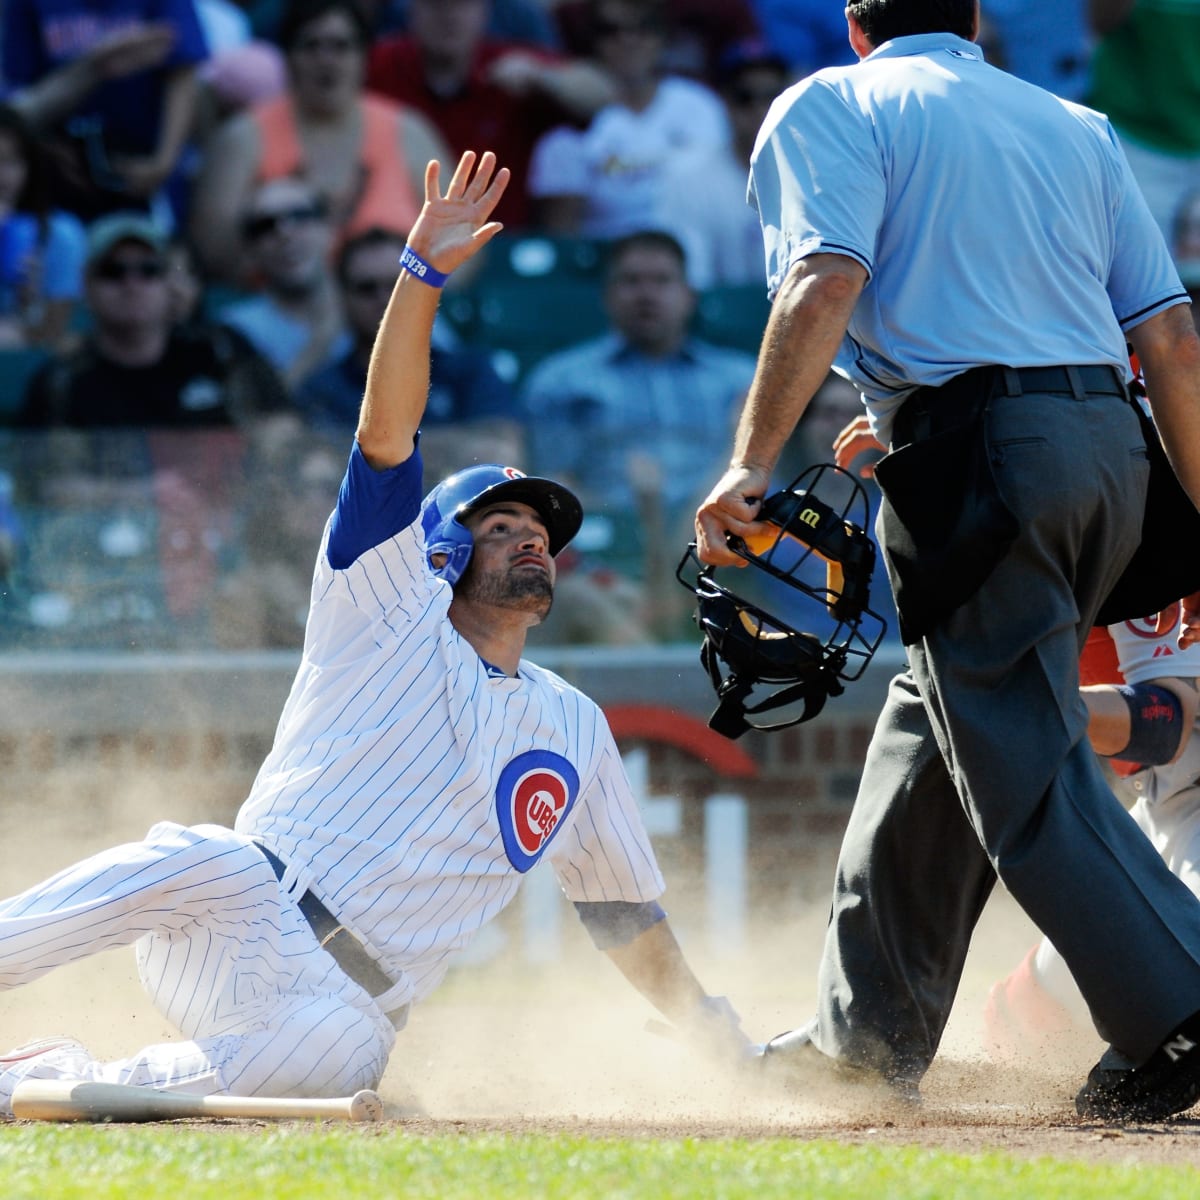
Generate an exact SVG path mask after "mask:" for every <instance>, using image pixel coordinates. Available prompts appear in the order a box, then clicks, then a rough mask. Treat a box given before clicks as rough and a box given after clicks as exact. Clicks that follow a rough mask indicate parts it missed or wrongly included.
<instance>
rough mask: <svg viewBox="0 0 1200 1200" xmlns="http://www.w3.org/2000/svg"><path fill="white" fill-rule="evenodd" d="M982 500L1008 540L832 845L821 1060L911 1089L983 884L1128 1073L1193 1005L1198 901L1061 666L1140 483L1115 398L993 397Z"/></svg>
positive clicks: (902, 697) (924, 665)
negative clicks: (998, 515)
mask: <svg viewBox="0 0 1200 1200" xmlns="http://www.w3.org/2000/svg"><path fill="white" fill-rule="evenodd" d="M987 419H988V423H989V425H988V427H989V435H990V443H991V448H992V461H993V464H994V468H995V471H996V478H997V482H998V484H999V486H1000V489H1001V492H1002V494H1003V495H1004V498H1005V500H1006V501H1007V502H1008V504H1009V507H1010V508H1011V509H1012V510H1013V512H1014V513H1015V515H1016V516H1017V518H1018V520H1019V521H1020V524H1021V532H1020V534H1019V536H1018V539H1017V541H1016V543H1015V544H1014V545H1013V547H1012V549H1011V551H1010V552H1009V553H1008V555H1007V556H1006V557H1005V559H1004V560H1003V561H1002V562H1001V563H1000V565H999V566H998V567H997V568H996V570H995V573H994V574H993V575H992V576H991V578H990V579H989V580H988V582H987V583H986V584H985V585H984V587H983V588H982V589H981V590H980V591H979V592H978V593H977V594H976V595H975V596H974V597H973V598H972V599H971V600H969V601H968V602H967V603H966V604H964V605H963V606H962V607H961V608H960V609H958V610H957V611H956V612H955V613H954V614H953V616H952V617H951V618H950V619H949V620H948V621H947V622H946V623H945V624H944V625H942V626H941V627H940V628H939V629H937V630H936V631H935V632H934V633H932V634H931V635H930V636H929V637H927V638H926V639H925V640H924V641H922V642H920V643H918V644H916V645H914V646H912V647H910V655H909V662H910V670H909V672H907V673H905V674H902V675H900V676H898V677H897V678H896V679H895V680H893V682H892V685H891V688H890V690H889V693H888V699H887V702H886V704H885V707H884V710H883V712H882V714H881V715H880V718H879V722H878V724H877V726H876V728H875V733H874V736H873V738H872V741H871V745H870V748H869V750H868V753H867V760H866V765H865V769H864V773H863V777H862V782H861V784H860V787H859V792H858V797H857V799H856V801H855V804H854V809H853V811H852V813H851V816H850V821H849V824H848V826H847V830H846V834H845V839H844V841H843V844H842V850H841V855H840V858H839V862H838V868H837V878H836V882H835V889H834V897H833V906H832V912H831V916H830V924H829V928H828V932H827V936H826V941H825V950H824V955H823V959H822V962H821V967H820V974H819V979H818V1014H817V1020H816V1023H815V1025H814V1027H813V1031H812V1032H813V1037H814V1041H815V1042H816V1044H817V1046H818V1047H819V1048H820V1049H821V1050H823V1051H824V1052H825V1053H827V1054H831V1055H834V1056H835V1057H839V1058H842V1059H845V1060H847V1061H849V1062H852V1063H856V1064H859V1065H863V1066H870V1067H873V1068H875V1069H877V1070H881V1071H883V1072H884V1073H885V1074H888V1075H890V1076H893V1077H898V1078H906V1079H913V1080H916V1079H920V1077H921V1076H922V1075H923V1074H924V1072H925V1070H926V1068H927V1067H928V1066H929V1063H930V1061H931V1060H932V1058H933V1056H934V1054H935V1053H936V1051H937V1047H938V1043H939V1041H940V1040H941V1036H942V1032H943V1030H944V1029H945V1025H946V1021H947V1019H948V1017H949V1015H950V1008H951V1005H952V1004H953V1001H954V995H955V991H956V989H957V987H958V983H959V979H960V977H961V974H962V969H963V964H964V960H965V958H966V954H967V947H968V943H969V940H970V937H971V933H972V930H973V929H974V926H975V924H976V921H977V920H978V918H979V915H980V913H981V911H982V909H983V906H984V903H985V901H986V900H987V898H988V895H989V894H990V892H991V890H992V886H993V884H994V882H995V879H996V877H997V876H999V878H1000V879H1001V880H1002V881H1003V883H1004V885H1005V886H1006V887H1007V889H1008V890H1009V892H1010V893H1011V894H1012V896H1013V897H1014V898H1015V899H1016V900H1017V902H1018V903H1019V904H1020V905H1021V907H1022V908H1023V909H1024V910H1025V912H1026V913H1028V914H1029V916H1030V918H1031V919H1032V920H1033V921H1034V923H1035V924H1036V925H1037V926H1038V927H1039V928H1040V929H1041V930H1042V931H1043V932H1044V933H1046V934H1047V935H1048V936H1049V938H1050V940H1051V941H1052V942H1053V943H1054V945H1055V946H1056V947H1057V948H1058V950H1059V951H1060V952H1061V953H1062V955H1063V957H1064V958H1065V960H1066V962H1067V965H1068V966H1069V967H1070V969H1071V973H1072V974H1073V975H1074V977H1075V979H1076V982H1077V983H1078V984H1079V987H1080V990H1081V991H1082V992H1083V995H1084V998H1085V999H1086V1000H1087V1002H1088V1005H1089V1007H1090V1009H1091V1011H1092V1015H1093V1017H1094V1019H1095V1021H1096V1025H1097V1028H1098V1029H1099V1030H1100V1032H1101V1034H1102V1036H1104V1037H1105V1038H1106V1039H1107V1040H1108V1041H1110V1042H1111V1043H1112V1045H1113V1047H1114V1049H1115V1050H1116V1051H1117V1052H1118V1053H1119V1054H1121V1055H1123V1056H1125V1057H1126V1058H1128V1059H1129V1060H1131V1061H1133V1062H1141V1061H1142V1060H1143V1059H1145V1058H1146V1057H1147V1055H1148V1054H1149V1053H1150V1052H1151V1051H1152V1050H1153V1049H1154V1048H1155V1046H1156V1045H1157V1044H1158V1043H1159V1042H1160V1041H1161V1040H1162V1039H1163V1038H1164V1037H1165V1036H1166V1035H1167V1034H1168V1033H1169V1032H1170V1031H1171V1030H1172V1029H1174V1027H1175V1026H1176V1025H1178V1024H1179V1023H1180V1022H1181V1021H1182V1020H1183V1019H1184V1018H1186V1017H1188V1016H1190V1015H1191V1014H1192V1013H1194V1012H1196V1011H1197V1010H1198V1009H1200V901H1197V899H1196V898H1195V897H1194V896H1193V895H1192V894H1191V893H1190V892H1189V891H1188V889H1187V888H1186V887H1184V885H1183V884H1182V883H1180V882H1179V880H1178V879H1176V878H1175V877H1174V876H1173V875H1172V874H1171V873H1170V871H1169V870H1168V869H1167V867H1166V866H1165V865H1164V863H1163V862H1162V860H1161V859H1160V858H1159V856H1158V855H1157V854H1156V853H1155V851H1154V849H1153V847H1152V846H1151V844H1150V842H1149V840H1148V839H1147V838H1146V837H1145V836H1144V835H1143V834H1142V833H1141V831H1140V830H1139V829H1138V828H1137V826H1136V825H1135V824H1134V823H1133V820H1132V818H1130V817H1129V815H1128V814H1127V813H1126V812H1125V810H1124V809H1123V808H1122V807H1121V805H1120V804H1119V803H1118V802H1117V800H1116V799H1115V798H1114V796H1113V795H1112V793H1111V792H1110V791H1109V789H1108V786H1107V784H1106V783H1105V781H1104V777H1103V774H1102V773H1101V771H1100V768H1099V766H1098V764H1097V762H1096V759H1095V756H1094V755H1093V753H1092V750H1091V748H1090V746H1089V744H1088V742H1087V738H1086V736H1085V731H1086V726H1087V716H1086V712H1085V709H1084V707H1083V704H1082V702H1081V700H1080V697H1079V692H1078V686H1079V653H1080V650H1081V648H1082V644H1083V641H1084V639H1085V637H1086V635H1087V632H1088V630H1089V628H1090V627H1091V625H1092V624H1093V621H1094V618H1095V615H1096V612H1097V610H1098V606H1099V605H1100V603H1101V601H1102V600H1103V599H1104V598H1105V596H1106V595H1107V594H1108V592H1109V590H1110V589H1111V587H1112V585H1113V583H1114V582H1115V580H1116V579H1117V577H1118V575H1119V574H1120V572H1121V569H1122V567H1123V566H1124V564H1125V563H1126V562H1127V561H1128V559H1129V557H1130V555H1131V554H1132V552H1133V549H1134V547H1135V546H1136V544H1137V542H1138V539H1139V535H1140V527H1141V511H1142V503H1141V502H1142V497H1143V496H1144V493H1145V488H1146V480H1147V474H1148V467H1147V462H1146V457H1145V446H1144V443H1143V441H1142V437H1141V434H1140V432H1139V429H1138V425H1137V421H1136V418H1135V416H1134V414H1133V412H1132V410H1131V409H1130V408H1129V406H1128V405H1127V404H1126V403H1125V402H1124V401H1122V400H1120V399H1119V398H1117V397H1114V396H1089V397H1087V398H1086V399H1083V400H1075V399H1073V398H1071V397H1070V396H1057V395H1054V396H1052V395H1025V396H1016V397H1000V398H998V399H996V400H995V401H993V404H992V408H991V411H990V412H989V414H988V417H987Z"/></svg>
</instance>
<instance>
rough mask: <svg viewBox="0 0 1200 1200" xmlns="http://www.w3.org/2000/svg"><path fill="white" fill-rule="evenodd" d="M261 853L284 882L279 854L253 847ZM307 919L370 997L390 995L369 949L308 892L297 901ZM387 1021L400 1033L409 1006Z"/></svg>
mask: <svg viewBox="0 0 1200 1200" xmlns="http://www.w3.org/2000/svg"><path fill="white" fill-rule="evenodd" d="M254 844H255V845H256V846H257V847H258V848H259V850H261V851H262V855H263V857H264V858H265V859H266V860H267V862H269V863H270V864H271V870H272V871H274V872H275V878H276V879H282V878H283V874H284V872H285V871H286V870H287V863H285V862H284V861H283V860H282V859H281V858H280V857H279V856H278V855H277V854H273V853H272V852H271V851H270V850H268V849H267V848H266V846H264V845H263V844H262V843H261V842H255V843H254ZM296 904H297V906H298V907H299V909H300V912H301V913H302V914H303V916H304V919H305V920H306V921H307V922H308V924H309V928H310V929H311V930H312V931H313V935H314V936H315V937H316V939H317V941H318V942H319V943H320V944H321V949H322V950H327V951H328V952H329V953H330V954H331V955H332V956H333V961H334V962H336V963H337V965H338V966H339V967H341V968H342V972H343V973H344V974H345V975H348V976H349V977H350V978H351V979H353V980H354V982H355V983H357V984H358V986H359V987H361V988H362V989H363V990H364V991H365V992H367V993H368V994H369V995H370V996H371V997H373V998H374V997H378V996H382V995H383V994H384V992H390V991H391V990H392V988H393V987H395V986H396V985H395V983H394V982H393V981H392V980H391V979H389V978H388V977H387V975H385V974H384V972H383V969H382V968H381V967H380V966H379V964H378V963H377V962H376V961H375V960H374V959H373V958H372V957H371V956H370V955H369V954H368V953H367V949H366V947H365V946H364V945H363V944H362V942H360V941H359V940H358V938H356V937H355V936H354V934H352V933H351V932H350V930H349V929H347V928H346V927H345V925H343V924H342V923H341V922H340V921H339V920H338V919H337V917H335V916H334V915H333V913H331V912H330V911H329V909H327V908H326V907H325V905H324V904H322V903H321V901H320V900H318V899H317V897H316V896H314V895H313V893H312V892H305V893H304V895H303V896H301V897H300V899H299V900H297V901H296ZM386 1015H387V1017H388V1019H389V1020H390V1021H391V1022H392V1024H393V1025H395V1026H396V1028H397V1029H401V1028H403V1026H404V1018H406V1017H407V1015H408V1005H407V1004H406V1005H404V1006H403V1008H400V1009H396V1010H394V1011H392V1012H389V1013H387V1014H386Z"/></svg>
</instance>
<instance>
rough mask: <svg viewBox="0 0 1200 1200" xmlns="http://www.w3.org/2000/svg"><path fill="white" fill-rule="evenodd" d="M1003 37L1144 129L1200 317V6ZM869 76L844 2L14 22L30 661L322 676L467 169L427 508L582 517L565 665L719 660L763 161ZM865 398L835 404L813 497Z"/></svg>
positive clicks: (1007, 26)
mask: <svg viewBox="0 0 1200 1200" xmlns="http://www.w3.org/2000/svg"><path fill="white" fill-rule="evenodd" d="M982 10H983V19H984V23H983V29H982V32H981V41H982V42H983V44H984V47H985V51H986V54H987V56H988V58H989V60H990V61H992V62H993V63H996V64H997V65H1000V66H1002V67H1004V68H1005V69H1007V70H1010V71H1012V72H1013V73H1015V74H1018V75H1020V76H1022V77H1023V78H1026V79H1029V80H1030V81H1031V82H1034V83H1037V84H1039V85H1041V86H1044V87H1048V88H1050V89H1051V90H1052V91H1056V92H1058V93H1059V94H1060V95H1062V96H1064V97H1066V98H1068V99H1072V100H1078V101H1082V102H1084V103H1088V104H1091V105H1093V106H1094V107H1097V108H1099V109H1102V110H1103V111H1105V112H1108V113H1110V114H1111V116H1112V118H1113V121H1114V124H1115V126H1116V128H1117V130H1118V132H1119V133H1120V136H1121V138H1122V141H1123V143H1124V145H1125V148H1126V152H1127V154H1128V156H1129V158H1130V161H1131V164H1132V167H1133V169H1134V172H1135V174H1136V176H1137V178H1138V180H1139V183H1140V184H1141V185H1142V188H1143V191H1144V192H1145V194H1146V197H1147V200H1148V201H1149V203H1150V206H1151V209H1152V211H1153V212H1154V214H1155V216H1156V218H1157V219H1158V220H1159V222H1160V224H1161V226H1162V228H1163V230H1164V233H1165V234H1166V235H1167V236H1168V238H1169V240H1170V241H1171V244H1172V246H1173V249H1174V251H1175V253H1176V256H1177V260H1178V262H1179V265H1180V270H1181V274H1182V275H1183V277H1184V279H1185V282H1187V283H1188V285H1189V286H1195V287H1197V288H1198V289H1200V6H1198V5H1195V4H1180V3H1177V2H1175V0H1062V2H1061V3H1057V4H1054V5H1047V4H1045V3H1042V2H1040V0H984V2H983V4H982ZM852 61H853V54H852V52H851V51H850V48H849V45H848V42H847V39H846V31H845V19H844V16H843V13H842V5H841V4H840V3H827V2H826V0H4V3H3V5H2V6H0V85H2V91H0V615H2V618H3V619H2V621H0V628H2V629H3V631H4V632H3V634H2V635H0V636H2V637H3V641H4V644H5V645H7V646H30V647H42V646H57V645H62V646H75V645H82V646H111V647H121V646H126V647H127V646H144V647H158V646H187V647H194V646H218V647H227V648H238V649H249V648H273V647H274V648H294V647H296V646H298V645H299V642H300V639H301V636H302V626H301V620H302V615H303V612H304V610H305V607H306V603H307V587H308V578H309V575H310V572H311V564H312V559H313V557H314V554H315V551H316V548H317V545H318V542H319V538H320V535H321V528H322V526H323V524H324V521H325V518H326V517H327V515H328V512H329V511H330V508H331V506H332V503H333V500H334V497H335V495H336V490H337V485H338V481H339V479H340V476H341V471H342V469H343V466H344V461H345V456H346V454H347V453H348V449H349V442H350V439H351V437H352V436H353V431H354V427H355V424H356V420H357V411H358V404H359V400H360V397H361V394H362V389H363V384H364V381H365V376H366V369H367V361H368V355H369V352H370V346H371V343H372V340H373V337H374V334H375V330H376V329H377V327H378V323H379V321H380V319H381V316H382V313H383V310H384V308H385V306H386V304H387V300H388V297H389V295H390V291H391V288H392V286H393V284H394V281H395V278H396V272H397V269H398V258H399V252H400V250H401V249H402V247H403V244H404V240H405V237H406V233H407V230H408V228H409V226H410V224H411V222H412V220H413V219H414V217H415V214H416V213H417V211H418V209H419V206H420V198H421V194H422V187H423V183H422V179H423V173H424V167H425V164H426V162H427V161H429V160H430V159H437V160H439V161H440V162H441V163H443V164H444V165H450V164H452V163H453V162H454V161H456V159H457V157H458V155H459V153H460V152H461V151H462V150H464V149H478V150H483V149H492V150H494V151H495V152H496V153H497V155H498V158H499V160H500V162H501V163H502V164H504V165H506V166H507V167H509V168H510V170H511V171H512V173H513V182H512V184H510V186H509V188H508V191H507V193H506V195H505V197H504V201H503V207H502V211H500V212H499V213H498V214H497V215H498V217H499V218H500V219H501V220H502V221H503V222H504V224H505V233H504V234H503V235H502V236H501V237H500V238H499V239H497V240H496V242H495V243H493V245H492V246H491V247H489V249H488V251H487V252H485V254H483V255H481V256H479V258H478V259H477V260H475V262H473V263H472V266H471V269H470V270H468V271H465V272H463V273H461V274H460V275H459V276H458V277H456V278H454V279H452V280H451V282H450V284H449V286H448V287H447V291H446V296H445V300H444V303H443V306H442V313H441V315H440V316H439V318H438V324H437V326H436V328H435V335H434V350H433V358H432V370H431V394H430V401H429V406H428V412H427V417H426V423H425V427H424V428H423V430H422V451H423V454H424V457H425V461H426V467H427V473H428V475H429V478H428V479H427V483H429V484H432V482H434V481H435V479H436V478H438V477H440V476H441V475H442V474H444V473H446V472H448V471H450V470H453V469H456V468H458V467H460V466H462V465H464V464H465V463H467V462H471V461H502V462H506V463H511V464H513V465H516V466H519V467H524V468H527V469H533V470H537V471H540V472H545V473H549V474H553V475H555V476H558V477H561V478H563V479H564V480H566V481H568V482H570V483H571V484H572V485H573V486H575V487H576V488H578V490H579V491H580V494H581V495H582V496H583V498H584V500H585V507H586V509H587V511H588V513H589V520H588V522H587V523H586V524H585V527H584V530H583V531H582V533H581V536H580V538H579V539H578V540H577V542H576V544H575V545H574V546H573V547H572V548H571V551H570V553H569V554H568V555H566V556H564V560H563V562H562V564H561V567H562V571H561V576H562V583H561V588H560V598H559V601H558V603H557V605H556V610H555V612H554V614H552V617H551V619H550V621H549V622H548V623H547V624H546V626H545V628H544V629H542V630H540V631H539V632H538V634H537V635H536V637H535V640H540V641H542V642H546V641H556V640H557V641H605V642H613V643H617V642H624V643H628V642H641V641H653V640H662V639H672V638H676V637H678V636H681V635H684V634H685V631H686V620H687V613H686V611H685V608H684V606H682V605H681V601H680V599H679V597H677V596H676V595H675V593H676V592H679V594H680V596H683V593H682V589H678V588H674V587H672V582H673V581H672V573H673V569H674V565H675V561H676V560H677V558H678V557H679V555H680V553H682V550H683V547H684V545H685V544H686V542H687V540H688V537H689V527H690V510H691V509H692V508H693V507H694V504H695V501H696V500H697V499H698V497H697V496H695V495H694V494H693V490H694V487H695V486H696V483H697V481H698V480H700V479H706V478H709V477H710V476H711V474H712V471H713V462H712V459H713V456H714V455H719V454H720V453H721V452H722V447H724V446H726V445H727V444H728V437H729V429H730V425H731V424H732V422H733V421H734V420H735V419H736V415H737V412H738V409H739V405H740V401H741V398H742V396H743V395H744V393H745V390H746V388H747V386H748V384H749V382H750V378H751V376H752V373H753V366H754V357H753V356H754V353H755V351H756V349H757V342H758V337H759V335H760V334H761V329H762V326H763V324H764V323H765V319H766V314H767V305H766V299H765V279H764V259H763V250H762V242H761V236H760V233H759V229H758V223H757V218H756V215H755V213H754V212H753V210H752V209H751V208H750V207H749V206H748V205H747V203H746V198H745V189H746V177H747V167H748V160H749V156H750V152H751V148H752V146H753V143H754V139H755V135H756V133H757V131H758V129H759V127H760V125H761V123H762V121H763V119H764V117H765V115H766V112H767V110H768V108H769V106H770V104H771V102H772V100H773V99H774V98H775V97H776V96H777V95H778V94H779V93H780V92H781V91H783V90H784V89H785V88H786V87H787V86H788V85H789V84H790V83H791V82H793V81H795V80H797V79H799V78H801V77H803V76H804V75H806V74H807V73H809V72H811V71H813V70H816V69H819V68H821V67H825V66H833V65H839V64H845V63H849V62H852ZM559 263H562V264H568V263H569V264H570V267H569V274H570V279H569V281H568V280H567V278H566V274H565V273H564V271H566V268H562V269H560V267H559V266H558V265H557V264H559ZM711 314H719V315H718V316H717V317H715V318H714V317H713V316H712V315H711ZM720 314H723V316H722V315H720ZM730 314H734V315H735V316H736V317H737V319H736V320H727V319H725V318H727V317H728V316H729V315H730ZM519 325H523V328H522V331H521V338H520V345H519V346H518V345H516V344H515V339H512V338H510V337H509V335H508V334H507V333H506V332H505V331H506V330H507V331H509V332H511V331H512V330H513V329H514V328H515V327H517V326H519ZM855 404H856V399H855V397H854V395H853V393H852V391H851V390H850V389H848V387H847V386H846V385H844V384H842V383H841V382H840V381H839V380H837V379H836V377H833V376H831V378H830V381H829V383H828V385H827V387H826V389H824V390H823V392H822V393H820V394H819V395H818V398H817V401H816V402H814V405H813V409H812V412H811V413H810V414H809V415H808V417H806V419H805V422H803V423H802V425H801V427H800V430H799V431H798V436H797V439H796V444H795V446H794V447H793V448H792V450H791V452H790V454H789V456H788V462H787V464H786V467H781V470H786V471H787V472H789V475H788V478H789V479H790V478H791V476H792V475H793V474H798V473H799V471H800V470H801V469H802V468H803V467H804V466H806V465H808V464H810V463H812V462H817V461H824V460H826V459H828V458H829V457H830V453H829V442H830V439H831V436H832V433H833V432H835V431H836V430H835V426H837V425H838V423H839V422H841V421H842V420H843V417H845V418H847V419H848V417H849V416H850V415H852V413H853V410H854V406H855ZM786 482H788V480H787V479H782V478H781V479H780V480H779V483H780V484H781V485H782V484H784V483H786ZM869 486H872V487H873V485H869ZM872 500H874V497H872ZM878 589H879V591H880V592H884V591H885V586H884V581H883V579H882V576H881V577H880V579H879V581H878ZM684 598H685V599H686V597H684ZM877 599H878V600H879V602H880V606H881V607H883V608H885V609H886V608H887V607H888V605H887V600H886V596H885V595H881V596H879V597H878V598H877Z"/></svg>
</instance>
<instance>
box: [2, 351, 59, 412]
mask: <svg viewBox="0 0 1200 1200" xmlns="http://www.w3.org/2000/svg"><path fill="white" fill-rule="evenodd" d="M49 357H50V356H49V354H48V353H47V352H46V351H45V350H43V349H41V348H40V347H36V346H21V347H12V348H11V349H7V350H0V424H5V425H7V424H11V423H12V420H13V418H14V417H15V416H16V414H17V412H18V411H19V410H20V408H21V401H22V400H23V399H24V396H25V387H26V385H27V384H28V383H29V380H30V377H31V376H32V375H33V373H34V371H36V370H37V369H38V367H40V366H41V365H42V363H44V362H45V361H46V359H47V358H49Z"/></svg>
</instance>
